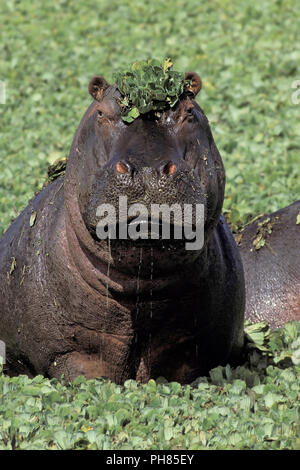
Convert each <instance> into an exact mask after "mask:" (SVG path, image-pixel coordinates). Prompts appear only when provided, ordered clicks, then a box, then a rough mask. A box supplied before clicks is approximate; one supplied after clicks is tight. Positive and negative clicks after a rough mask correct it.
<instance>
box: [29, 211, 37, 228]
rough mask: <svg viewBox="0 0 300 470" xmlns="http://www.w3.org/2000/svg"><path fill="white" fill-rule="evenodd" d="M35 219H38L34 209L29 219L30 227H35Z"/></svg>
mask: <svg viewBox="0 0 300 470" xmlns="http://www.w3.org/2000/svg"><path fill="white" fill-rule="evenodd" d="M35 219H36V212H35V211H33V212H32V213H31V216H30V219H29V226H30V227H33V225H34V223H35Z"/></svg>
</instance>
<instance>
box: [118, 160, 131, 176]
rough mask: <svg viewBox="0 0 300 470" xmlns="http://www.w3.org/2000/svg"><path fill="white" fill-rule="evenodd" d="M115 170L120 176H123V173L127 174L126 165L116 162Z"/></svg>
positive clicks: (127, 167) (127, 168)
mask: <svg viewBox="0 0 300 470" xmlns="http://www.w3.org/2000/svg"><path fill="white" fill-rule="evenodd" d="M115 170H116V171H117V172H118V173H121V175H124V174H125V173H129V166H128V165H127V163H124V162H118V163H116V165H115Z"/></svg>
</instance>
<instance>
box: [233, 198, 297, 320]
mask: <svg viewBox="0 0 300 470" xmlns="http://www.w3.org/2000/svg"><path fill="white" fill-rule="evenodd" d="M299 212H300V201H297V202H295V203H294V204H291V205H290V206H288V207H286V208H284V209H281V210H279V211H277V212H275V213H273V214H270V215H265V216H263V217H261V218H260V219H259V220H257V221H256V222H254V223H252V224H250V225H249V226H248V227H246V229H245V230H244V232H243V235H242V239H241V242H240V244H239V249H240V253H241V256H242V260H243V265H244V272H245V281H246V318H247V319H248V320H250V321H252V322H257V321H263V320H266V321H267V322H269V323H270V325H271V327H273V328H276V327H280V326H282V325H283V324H284V323H286V322H287V321H291V320H298V321H300V249H299V241H300V224H297V216H298V214H299Z"/></svg>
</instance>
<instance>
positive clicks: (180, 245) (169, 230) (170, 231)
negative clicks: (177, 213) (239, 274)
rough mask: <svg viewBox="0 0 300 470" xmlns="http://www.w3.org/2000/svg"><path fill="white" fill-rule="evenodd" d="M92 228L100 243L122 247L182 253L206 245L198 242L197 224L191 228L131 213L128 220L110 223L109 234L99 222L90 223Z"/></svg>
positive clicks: (199, 248)
mask: <svg viewBox="0 0 300 470" xmlns="http://www.w3.org/2000/svg"><path fill="white" fill-rule="evenodd" d="M88 229H89V232H90V234H91V236H92V238H93V239H94V241H95V242H96V243H97V244H103V242H104V244H107V245H109V246H114V247H117V246H118V247H119V249H121V250H122V251H123V250H127V249H131V248H132V247H136V248H151V249H153V248H155V249H156V250H158V251H161V250H164V249H168V250H171V252H177V253H179V252H181V253H182V252H185V251H187V250H195V251H198V252H199V251H200V250H202V248H203V243H201V244H199V243H198V240H197V237H198V231H197V226H196V225H195V224H191V225H190V226H189V227H188V230H187V227H186V226H182V225H180V224H176V223H172V222H171V223H164V221H163V220H162V219H151V218H147V217H146V218H138V219H136V218H133V217H131V218H128V219H127V220H126V222H120V221H118V222H117V223H116V224H115V225H114V226H111V227H110V226H107V227H106V232H105V236H103V232H102V233H99V230H98V226H96V227H95V226H89V227H88ZM99 235H100V236H99Z"/></svg>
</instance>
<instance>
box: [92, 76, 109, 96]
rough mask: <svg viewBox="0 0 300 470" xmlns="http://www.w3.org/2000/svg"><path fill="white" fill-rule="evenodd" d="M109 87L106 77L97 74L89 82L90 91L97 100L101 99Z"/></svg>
mask: <svg viewBox="0 0 300 470" xmlns="http://www.w3.org/2000/svg"><path fill="white" fill-rule="evenodd" d="M108 87H109V84H108V83H107V81H106V80H105V78H103V77H99V76H98V75H96V76H95V77H93V78H92V79H91V81H90V83H89V93H90V95H92V97H93V98H94V99H95V100H97V101H101V98H102V96H103V93H104V91H105V90H106V88H108Z"/></svg>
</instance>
